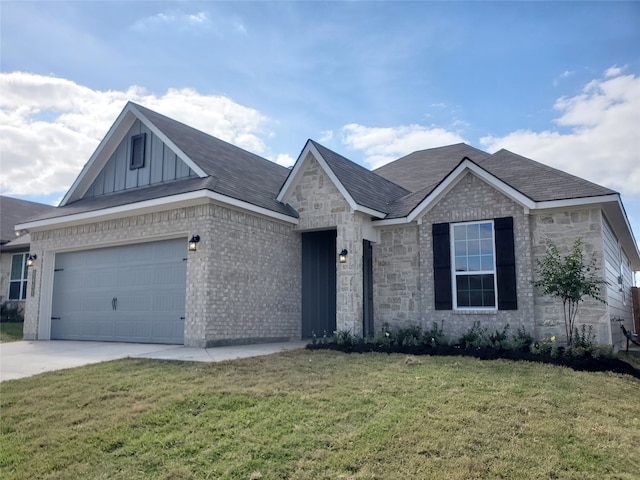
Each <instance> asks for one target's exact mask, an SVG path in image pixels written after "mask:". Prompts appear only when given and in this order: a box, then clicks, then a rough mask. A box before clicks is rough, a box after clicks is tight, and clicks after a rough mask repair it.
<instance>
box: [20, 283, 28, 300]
mask: <svg viewBox="0 0 640 480" xmlns="http://www.w3.org/2000/svg"><path fill="white" fill-rule="evenodd" d="M25 298H27V282H22V296H21V297H20V300H24V299H25Z"/></svg>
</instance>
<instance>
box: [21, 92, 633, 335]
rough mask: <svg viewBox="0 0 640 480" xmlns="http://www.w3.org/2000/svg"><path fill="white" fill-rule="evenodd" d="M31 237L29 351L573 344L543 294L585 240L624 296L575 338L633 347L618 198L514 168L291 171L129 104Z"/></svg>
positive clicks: (435, 164) (591, 305)
mask: <svg viewBox="0 0 640 480" xmlns="http://www.w3.org/2000/svg"><path fill="white" fill-rule="evenodd" d="M16 228H19V229H28V230H29V232H30V233H31V253H32V254H33V255H36V256H37V260H36V263H35V265H34V267H33V268H31V269H30V270H29V282H31V285H30V288H29V294H28V296H27V305H26V318H25V327H24V332H25V338H27V339H73V340H99V341H124V342H151V343H175V344H184V345H187V346H193V347H210V346H215V345H223V344H240V343H251V342H267V341H282V340H289V339H300V338H310V337H312V336H313V335H317V336H322V335H324V334H325V333H326V334H329V335H330V334H331V333H332V332H334V331H336V330H350V331H351V332H352V333H354V334H357V335H372V334H374V333H376V332H379V331H380V329H381V328H382V327H383V326H385V325H388V326H390V327H394V326H397V327H401V326H402V327H404V326H410V325H420V326H422V327H423V328H429V327H431V325H432V323H433V322H438V323H440V322H444V329H445V333H447V334H449V335H450V336H451V337H455V336H456V335H459V334H461V333H463V332H465V331H466V330H467V329H468V328H469V327H470V326H471V325H472V324H473V323H474V322H475V321H480V322H481V324H482V325H483V326H486V327H487V328H489V329H490V331H493V330H494V329H500V328H502V327H503V326H504V325H506V324H509V325H510V327H511V328H512V332H515V330H516V329H517V328H518V327H520V326H524V327H525V329H526V330H528V331H529V332H530V333H531V334H532V335H534V336H536V337H543V336H549V335H556V336H557V337H559V338H560V337H562V336H564V323H563V319H562V313H561V304H560V303H559V302H557V301H554V300H553V299H550V298H546V297H542V296H540V295H539V294H538V292H537V291H536V289H535V288H534V287H533V285H532V282H533V280H534V278H535V271H536V263H535V261H536V259H539V258H542V256H543V255H544V253H545V250H546V247H547V245H548V242H554V243H555V244H556V245H558V246H559V248H561V249H562V248H565V247H566V248H568V247H570V246H572V244H573V242H574V239H576V238H578V237H580V238H582V240H583V242H584V246H585V249H586V253H587V254H588V255H589V256H591V255H594V256H595V258H596V259H597V262H598V265H599V267H600V269H601V271H602V273H603V275H604V276H606V279H607V280H608V281H609V286H608V288H607V290H606V297H607V300H608V303H607V304H602V303H600V302H597V301H591V300H587V301H586V302H585V303H584V304H583V306H582V307H581V312H580V316H579V322H581V323H586V324H590V325H593V328H594V332H595V334H596V336H597V338H596V340H597V341H598V342H600V343H603V344H613V343H614V342H618V341H619V338H618V330H619V329H618V328H617V325H618V324H617V323H615V324H613V322H612V319H613V318H622V319H624V321H625V322H626V324H627V327H628V328H632V302H631V286H632V272H633V271H634V270H635V271H637V270H640V253H639V252H638V247H637V244H636V241H635V239H634V236H633V233H632V231H631V228H630V225H629V222H628V219H627V216H626V214H625V210H624V207H623V205H622V202H621V199H620V195H619V194H618V193H617V192H615V191H613V190H610V189H609V188H605V187H602V186H599V185H596V184H594V183H591V182H588V181H586V180H583V179H581V178H578V177H575V176H573V175H569V174H567V173H565V172H562V171H559V170H556V169H553V168H551V167H548V166H546V165H543V164H540V163H537V162H535V161H533V160H530V159H527V158H524V157H522V156H520V155H517V154H515V153H511V152H509V151H506V150H500V151H498V152H496V153H494V154H489V153H486V152H483V151H481V150H478V149H476V148H473V147H471V146H469V145H466V144H457V145H450V146H445V147H440V148H432V149H428V150H422V151H417V152H414V153H412V154H410V155H407V156H405V157H403V158H400V159H398V160H396V161H394V162H391V163H389V164H387V165H385V166H383V167H380V168H378V169H376V170H374V171H370V170H368V169H366V168H364V167H362V166H360V165H358V164H356V163H354V162H352V161H350V160H348V159H347V158H345V157H343V156H341V155H339V154H338V153H335V152H333V151H331V150H329V149H328V148H326V147H324V146H322V145H321V144H319V143H317V142H315V141H312V140H309V141H307V143H306V144H305V145H304V148H303V149H302V152H301V153H300V156H299V157H298V159H297V161H296V163H295V165H294V166H293V168H291V169H287V168H284V167H281V166H279V165H277V164H275V163H273V162H270V161H268V160H266V159H264V158H261V157H259V156H257V155H254V154H252V153H249V152H247V151H244V150H242V149H240V148H238V147H235V146H233V145H230V144H229V143H226V142H224V141H221V140H219V139H217V138H214V137H212V136H210V135H207V134H205V133H203V132H201V131H198V130H196V129H194V128H191V127H189V126H187V125H184V124H183V123H180V122H177V121H175V120H173V119H171V118H167V117H166V116H163V115H160V114H158V113H156V112H153V111H151V110H149V109H147V108H144V107H142V106H140V105H136V104H134V103H128V104H127V105H126V107H125V108H124V110H123V111H122V113H121V114H120V115H119V117H118V118H117V119H116V121H115V123H114V124H113V126H112V127H111V129H110V130H109V132H108V133H107V135H106V137H105V138H104V139H103V140H102V142H101V143H100V144H99V146H98V148H97V150H96V151H95V153H94V154H93V155H92V156H91V158H90V159H89V161H88V162H87V164H86V165H85V166H84V168H83V170H82V171H81V172H80V175H79V176H78V178H77V179H76V181H75V182H74V183H73V185H72V186H71V188H70V190H69V191H68V192H67V194H66V195H65V197H64V199H63V200H62V202H61V204H60V206H59V207H58V208H56V209H55V211H53V212H50V213H45V214H44V215H40V216H38V217H36V218H33V219H30V220H29V221H26V222H24V223H22V224H21V225H18V226H17V227H16Z"/></svg>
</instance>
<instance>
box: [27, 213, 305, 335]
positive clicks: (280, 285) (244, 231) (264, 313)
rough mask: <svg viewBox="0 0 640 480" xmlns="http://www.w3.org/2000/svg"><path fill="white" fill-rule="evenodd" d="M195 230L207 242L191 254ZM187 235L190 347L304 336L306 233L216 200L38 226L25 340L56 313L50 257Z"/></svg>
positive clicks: (187, 310) (33, 243)
mask: <svg viewBox="0 0 640 480" xmlns="http://www.w3.org/2000/svg"><path fill="white" fill-rule="evenodd" d="M193 234H198V235H200V238H201V242H200V243H199V244H198V250H197V251H196V252H187V250H186V244H187V239H188V238H189V237H190V236H191V235H193ZM179 237H184V240H185V256H186V257H187V259H188V260H187V286H186V287H187V288H186V305H185V310H186V311H185V335H184V337H185V338H184V341H185V345H187V346H193V347H208V346H212V345H220V344H233V343H250V342H255V341H275V340H279V341H282V340H289V339H299V338H300V335H301V333H300V310H301V304H300V255H301V253H300V249H301V247H300V239H299V235H298V234H297V233H296V232H294V231H293V230H292V226H291V225H290V224H288V223H285V222H279V221H275V220H273V219H268V218H266V217H261V216H258V215H253V214H249V213H247V212H243V211H239V210H235V209H232V208H228V207H223V206H220V205H216V204H213V203H208V204H204V205H196V206H188V207H183V208H175V209H171V210H166V211H160V212H154V213H147V214H140V215H134V216H129V217H124V218H118V219H116V220H106V221H101V222H94V223H86V224H83V225H77V226H71V227H64V228H57V229H51V230H35V229H34V231H32V239H31V252H32V253H35V254H37V255H38V263H37V264H36V265H34V267H33V268H32V269H31V270H30V272H29V276H30V285H31V286H30V292H28V296H29V297H30V298H29V299H28V300H29V301H27V306H26V310H25V326H24V334H25V338H26V339H36V338H42V337H43V335H42V333H40V334H39V325H38V324H39V321H40V319H41V318H46V316H47V315H48V312H41V311H40V307H41V305H42V302H41V301H40V295H41V289H42V277H43V275H41V274H40V272H41V271H42V270H43V269H42V267H41V266H42V262H43V261H45V260H48V261H50V262H53V259H54V256H55V253H56V252H60V251H73V250H77V249H87V248H100V247H106V246H114V245H119V244H126V243H135V242H150V241H154V240H161V239H166V238H179ZM52 265H53V263H52V264H51V268H50V269H49V270H50V272H51V274H52V272H53V268H52ZM49 281H52V279H49ZM45 294H46V293H45ZM49 294H50V293H49ZM45 304H46V302H45Z"/></svg>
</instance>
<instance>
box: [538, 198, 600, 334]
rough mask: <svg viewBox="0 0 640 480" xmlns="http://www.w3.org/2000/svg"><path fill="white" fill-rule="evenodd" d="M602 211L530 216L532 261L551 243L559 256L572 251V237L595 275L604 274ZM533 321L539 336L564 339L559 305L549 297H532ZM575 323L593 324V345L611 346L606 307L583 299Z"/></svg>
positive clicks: (557, 301) (591, 300)
mask: <svg viewBox="0 0 640 480" xmlns="http://www.w3.org/2000/svg"><path fill="white" fill-rule="evenodd" d="M602 221H603V219H602V211H601V210H600V209H599V208H590V209H589V208H583V209H576V210H570V211H566V210H565V211H550V212H546V213H535V214H532V215H531V232H532V235H531V239H532V249H533V255H534V258H535V259H539V260H541V259H542V258H543V257H544V255H545V253H546V250H547V246H548V245H549V242H552V243H553V244H554V245H555V246H556V247H558V250H559V251H560V253H561V254H566V253H568V252H569V251H570V250H571V249H572V248H573V243H574V241H575V239H576V238H578V237H579V238H581V239H582V241H583V248H584V252H585V258H586V259H591V257H592V256H595V258H596V262H597V266H598V268H599V269H600V271H599V274H600V275H601V276H603V275H604V255H603V252H604V244H603V240H602ZM535 319H536V327H537V332H538V333H539V335H540V337H547V338H549V337H550V336H551V335H555V336H556V337H557V338H558V339H559V340H560V339H562V340H565V339H566V334H565V327H564V317H563V313H562V302H561V301H560V300H557V299H554V298H552V297H543V296H541V295H539V294H536V296H535ZM576 320H577V323H578V324H582V323H584V324H587V325H593V327H594V333H595V334H596V342H597V343H601V344H609V343H611V322H610V319H609V318H608V315H607V306H606V305H605V304H603V303H601V302H598V301H597V300H594V299H592V298H589V297H586V298H585V300H584V302H583V303H581V304H580V307H579V309H578V317H577V319H576Z"/></svg>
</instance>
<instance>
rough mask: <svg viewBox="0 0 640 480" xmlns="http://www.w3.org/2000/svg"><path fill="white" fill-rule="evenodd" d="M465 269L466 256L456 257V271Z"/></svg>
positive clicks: (464, 270)
mask: <svg viewBox="0 0 640 480" xmlns="http://www.w3.org/2000/svg"><path fill="white" fill-rule="evenodd" d="M466 271H467V257H456V272H466Z"/></svg>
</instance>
